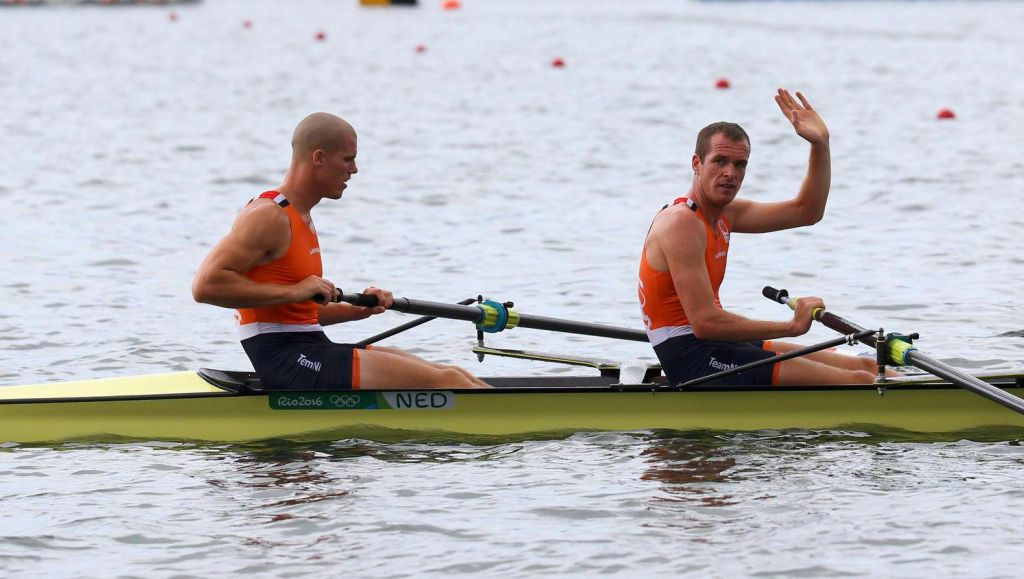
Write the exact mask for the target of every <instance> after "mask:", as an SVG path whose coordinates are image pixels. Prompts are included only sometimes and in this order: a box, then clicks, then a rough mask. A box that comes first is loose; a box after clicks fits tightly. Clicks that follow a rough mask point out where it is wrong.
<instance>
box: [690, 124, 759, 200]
mask: <svg viewBox="0 0 1024 579" xmlns="http://www.w3.org/2000/svg"><path fill="white" fill-rule="evenodd" d="M749 157H750V145H749V144H748V143H747V142H746V141H733V140H732V139H730V138H729V137H726V136H725V135H723V134H721V133H718V134H717V135H714V136H713V137H711V146H710V147H709V149H708V152H707V154H706V155H704V160H703V161H702V160H701V159H700V158H699V157H698V156H697V155H694V156H693V171H694V173H695V174H696V175H697V183H698V186H699V188H700V191H701V192H702V193H703V194H704V195H705V196H706V197H707V200H708V201H710V202H712V203H715V204H716V205H726V204H728V203H730V202H731V201H732V200H733V199H734V198H735V197H736V194H737V193H739V190H740V185H742V184H743V177H744V175H746V172H747V159H748V158H749Z"/></svg>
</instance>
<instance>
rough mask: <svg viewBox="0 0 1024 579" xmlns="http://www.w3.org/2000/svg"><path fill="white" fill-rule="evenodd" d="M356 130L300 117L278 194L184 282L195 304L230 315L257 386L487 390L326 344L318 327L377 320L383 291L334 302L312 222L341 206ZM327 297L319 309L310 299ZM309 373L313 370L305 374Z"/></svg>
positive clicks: (390, 356)
mask: <svg viewBox="0 0 1024 579" xmlns="http://www.w3.org/2000/svg"><path fill="white" fill-rule="evenodd" d="M356 141H357V139H356V132H355V130H354V129H353V128H352V126H351V125H350V124H349V123H348V122H346V121H345V120H343V119H341V118H339V117H337V116H335V115H332V114H329V113H322V112H321V113H313V114H311V115H309V116H307V117H306V118H304V119H303V120H302V121H301V122H300V123H299V124H298V126H297V127H296V128H295V132H294V134H293V135H292V159H291V165H290V166H289V168H288V172H287V174H286V175H285V177H284V181H283V182H282V183H281V185H280V186H279V187H277V188H276V189H273V190H271V191H267V192H265V193H262V194H260V195H259V196H257V197H256V198H254V199H252V200H251V201H250V202H249V203H248V204H247V205H246V206H245V207H244V208H243V209H242V210H241V212H240V213H239V214H238V216H237V218H236V219H235V222H234V224H233V225H232V227H231V231H230V232H229V233H228V234H227V235H226V236H225V237H224V238H223V239H221V240H220V241H219V242H218V243H217V244H216V245H215V246H214V247H213V248H212V249H211V250H210V252H209V253H208V254H207V256H206V258H205V259H204V260H203V262H202V264H201V265H200V266H199V271H198V272H197V273H196V276H195V279H194V281H193V284H192V295H193V297H194V298H195V300H196V301H198V302H202V303H207V304H212V305H216V306H221V307H225V308H234V309H237V310H238V313H237V318H238V322H239V333H240V338H241V341H242V347H243V348H244V349H245V352H246V354H247V355H248V356H249V359H250V360H251V361H252V365H253V368H254V369H255V370H256V374H257V375H258V376H259V378H260V381H261V382H262V384H263V386H264V387H265V388H271V389H298V390H339V389H356V388H363V389H385V388H387V389H393V388H417V389H424V388H449V389H451V388H487V387H488V386H487V384H485V383H484V382H483V381H481V380H479V379H478V378H476V377H475V376H473V375H472V374H471V373H469V372H468V371H467V370H464V369H462V368H459V367H456V366H448V365H442V364H437V363H434V362H429V361H427V360H424V359H422V358H419V357H418V356H414V355H412V354H409V353H407V352H403V351H401V350H398V349H395V348H382V347H373V348H372V349H371V347H369V346H367V347H365V348H361V347H357V346H354V345H351V344H338V343H334V342H332V341H331V340H330V339H329V338H328V337H327V336H326V334H325V333H324V328H323V327H324V326H326V325H329V324H337V323H341V322H351V321H355V320H362V319H365V318H368V317H370V316H372V315H375V314H380V313H383V312H384V311H385V310H386V309H387V308H388V307H389V306H391V304H392V302H393V296H392V295H391V292H389V291H387V290H384V289H380V288H376V287H370V288H367V289H366V290H364V292H363V293H365V294H368V295H371V296H375V297H376V298H377V300H378V302H379V304H378V305H377V306H374V307H362V306H356V305H352V304H347V303H332V302H333V301H334V300H335V299H336V298H337V297H338V295H339V292H338V289H337V288H336V286H335V285H334V283H333V282H331V281H330V280H329V279H327V278H325V277H323V275H324V274H323V264H322V262H321V257H320V249H321V248H320V242H319V240H318V238H317V234H316V228H315V227H314V225H313V218H312V215H311V212H312V209H313V207H315V206H316V205H317V204H318V203H320V201H323V200H325V199H330V200H339V199H341V197H342V194H343V193H344V191H345V189H347V188H348V181H349V179H351V178H352V176H353V175H355V174H356V173H357V172H358V168H357V167H356ZM316 296H321V297H322V298H328V299H325V300H324V301H325V302H326V303H323V304H321V303H317V301H314V298H315V297H316ZM310 370H312V371H310Z"/></svg>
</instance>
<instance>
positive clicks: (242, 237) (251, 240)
mask: <svg viewBox="0 0 1024 579" xmlns="http://www.w3.org/2000/svg"><path fill="white" fill-rule="evenodd" d="M267 209H273V208H271V207H268V208H267ZM280 217H284V220H283V221H282V219H280ZM289 235H290V230H289V228H288V223H287V217H286V216H283V215H276V214H275V212H273V211H267V210H265V209H264V208H262V207H258V208H253V209H252V210H248V211H244V212H243V213H242V214H240V215H239V216H238V218H237V219H236V220H235V223H234V225H232V227H231V231H229V232H228V234H227V235H225V236H224V238H223V239H221V240H220V241H219V242H218V243H217V244H216V245H215V246H213V249H211V250H210V253H209V254H207V256H206V259H204V260H203V264H202V265H201V266H200V271H205V272H206V273H213V272H217V271H231V272H236V273H240V274H244V273H245V272H247V271H249V270H250V269H252V268H254V267H256V266H257V265H259V264H260V263H262V262H264V261H265V260H266V259H267V258H268V256H271V255H273V254H274V253H276V252H277V251H278V250H279V248H280V247H281V246H282V245H284V246H285V247H286V246H287V244H288V242H289V239H288V238H289Z"/></svg>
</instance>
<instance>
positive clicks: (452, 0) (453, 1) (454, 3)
mask: <svg viewBox="0 0 1024 579" xmlns="http://www.w3.org/2000/svg"><path fill="white" fill-rule="evenodd" d="M441 8H443V9H445V10H458V9H459V8H462V3H461V2H459V0H444V3H443V4H441Z"/></svg>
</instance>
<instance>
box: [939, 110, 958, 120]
mask: <svg viewBox="0 0 1024 579" xmlns="http://www.w3.org/2000/svg"><path fill="white" fill-rule="evenodd" d="M935 116H936V118H938V119H955V118H956V113H954V112H953V109H940V110H939V114H937V115H935Z"/></svg>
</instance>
